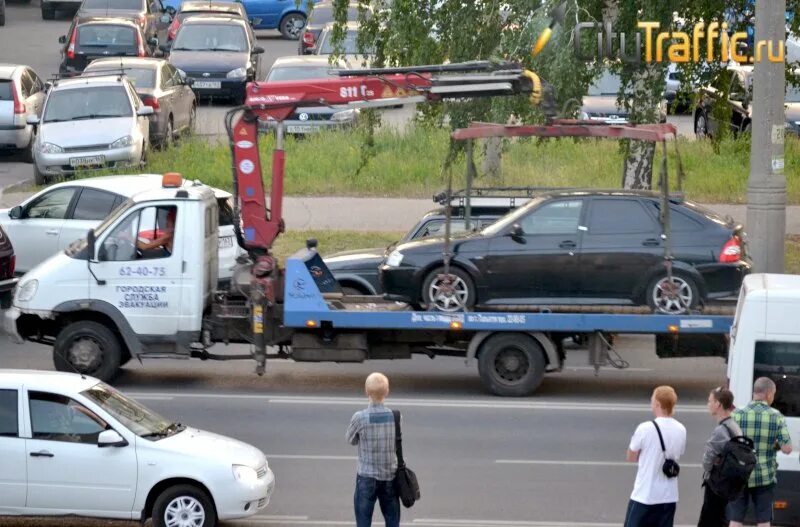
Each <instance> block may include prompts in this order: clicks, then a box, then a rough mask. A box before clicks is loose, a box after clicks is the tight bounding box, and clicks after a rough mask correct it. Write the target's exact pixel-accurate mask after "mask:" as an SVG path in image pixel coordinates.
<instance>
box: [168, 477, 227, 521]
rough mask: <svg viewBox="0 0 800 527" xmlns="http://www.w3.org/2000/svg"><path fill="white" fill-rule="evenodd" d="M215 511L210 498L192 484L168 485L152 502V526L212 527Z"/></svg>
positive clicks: (215, 515)
mask: <svg viewBox="0 0 800 527" xmlns="http://www.w3.org/2000/svg"><path fill="white" fill-rule="evenodd" d="M215 525H217V512H216V510H214V504H213V503H212V501H211V498H209V497H208V495H206V493H205V492H203V491H202V490H200V489H199V488H197V487H194V486H192V485H175V486H174V487H169V488H168V489H167V490H165V491H164V492H162V493H161V494H160V495H159V496H158V498H156V501H155V503H154V504H153V527H214V526H215Z"/></svg>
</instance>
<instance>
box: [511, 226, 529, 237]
mask: <svg viewBox="0 0 800 527" xmlns="http://www.w3.org/2000/svg"><path fill="white" fill-rule="evenodd" d="M508 234H509V236H511V237H512V238H522V237H523V236H525V231H523V230H522V225H520V224H519V223H515V224H514V225H512V226H511V230H510V231H508Z"/></svg>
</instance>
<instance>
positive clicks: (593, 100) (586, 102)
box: [581, 95, 628, 117]
mask: <svg viewBox="0 0 800 527" xmlns="http://www.w3.org/2000/svg"><path fill="white" fill-rule="evenodd" d="M581 110H582V111H584V112H586V113H588V114H589V115H590V116H592V115H598V114H600V115H599V116H606V115H609V114H611V115H619V116H620V117H623V116H626V115H627V114H628V112H627V110H625V108H620V107H619V106H617V96H616V95H588V96H586V97H584V98H583V107H582V108H581Z"/></svg>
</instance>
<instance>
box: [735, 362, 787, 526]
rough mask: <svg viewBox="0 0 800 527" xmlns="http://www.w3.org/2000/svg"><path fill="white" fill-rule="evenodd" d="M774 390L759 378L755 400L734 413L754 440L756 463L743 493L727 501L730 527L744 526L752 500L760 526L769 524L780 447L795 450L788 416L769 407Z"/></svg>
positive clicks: (755, 390)
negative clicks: (788, 424)
mask: <svg viewBox="0 0 800 527" xmlns="http://www.w3.org/2000/svg"><path fill="white" fill-rule="evenodd" d="M775 392H776V386H775V383H774V382H773V381H772V379H770V378H768V377H760V378H758V379H756V382H755V383H754V384H753V401H752V402H751V403H750V404H748V405H747V406H745V407H744V408H740V409H738V410H736V411H735V412H733V419H734V421H736V422H737V423H738V425H739V427H740V428H741V429H742V434H743V435H745V436H746V437H749V438H750V439H752V440H753V443H755V447H756V458H757V462H756V467H755V469H753V473H752V474H751V475H750V483H749V484H748V486H747V487H748V488H747V489H746V490H745V492H744V494H743V495H742V496H741V497H740V498H739V499H737V500H735V501H732V502H730V503H729V504H728V518H730V520H731V524H730V527H741V525H742V522H744V519H745V516H746V515H747V508H748V506H749V505H750V503H751V502H752V503H753V509H754V513H755V514H754V516H755V520H756V522H757V523H758V527H769V525H770V523H771V522H772V499H773V494H774V490H775V483H776V482H777V473H778V462H777V460H776V459H775V457H776V455H777V452H778V450H780V451H781V452H783V453H784V454H790V453H791V452H792V444H791V439H790V438H789V430H788V429H787V428H786V419H785V418H784V417H783V415H782V414H781V413H780V412H779V411H778V410H776V409H774V408H771V407H770V405H771V404H772V401H774V400H775Z"/></svg>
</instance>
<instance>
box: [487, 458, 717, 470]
mask: <svg viewBox="0 0 800 527" xmlns="http://www.w3.org/2000/svg"><path fill="white" fill-rule="evenodd" d="M494 462H495V463H497V464H498V465H557V466H562V465H575V466H597V467H636V463H629V462H627V461H565V460H561V461H559V460H555V459H495V460H494ZM680 466H681V468H703V465H701V464H700V463H680Z"/></svg>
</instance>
